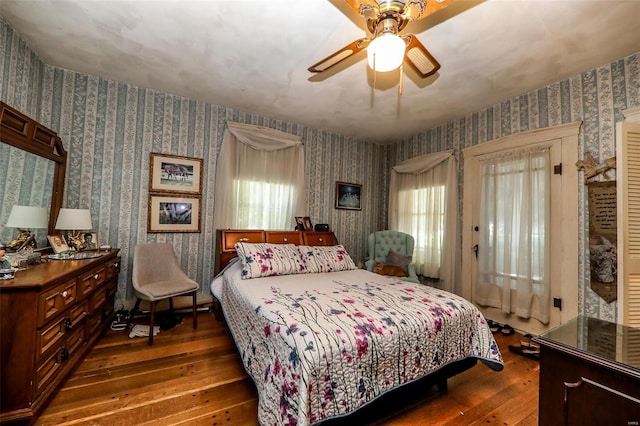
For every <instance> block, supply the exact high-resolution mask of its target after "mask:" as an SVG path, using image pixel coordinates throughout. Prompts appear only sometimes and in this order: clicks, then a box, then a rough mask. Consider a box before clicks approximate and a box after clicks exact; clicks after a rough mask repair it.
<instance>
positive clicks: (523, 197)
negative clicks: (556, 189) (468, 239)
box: [475, 147, 551, 323]
mask: <svg viewBox="0 0 640 426" xmlns="http://www.w3.org/2000/svg"><path fill="white" fill-rule="evenodd" d="M480 163H481V170H482V182H481V195H480V223H481V224H483V225H482V226H480V229H479V247H478V268H479V270H478V280H477V288H476V291H475V294H476V302H478V303H480V304H481V305H484V306H491V307H495V308H499V309H500V310H501V311H502V312H505V313H515V314H516V315H518V316H520V317H522V318H531V317H533V318H536V319H538V320H540V321H541V322H543V323H547V322H549V297H550V295H549V294H550V290H549V287H550V286H549V262H548V260H547V253H549V236H548V229H549V218H550V206H549V200H550V186H549V185H550V182H549V180H550V167H551V166H550V154H549V148H548V147H543V148H529V149H526V150H518V151H515V152H508V153H501V154H497V155H495V154H493V155H490V156H488V157H486V158H482V159H481V160H480Z"/></svg>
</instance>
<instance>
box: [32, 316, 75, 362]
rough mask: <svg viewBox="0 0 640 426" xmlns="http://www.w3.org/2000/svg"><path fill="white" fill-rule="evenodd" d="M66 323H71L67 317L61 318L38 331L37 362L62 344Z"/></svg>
mask: <svg viewBox="0 0 640 426" xmlns="http://www.w3.org/2000/svg"><path fill="white" fill-rule="evenodd" d="M65 325H69V326H70V325H71V323H70V321H68V318H67V317H63V318H60V319H59V320H57V321H54V322H53V323H52V324H49V325H47V326H46V327H44V328H43V329H41V330H39V331H38V332H37V334H36V362H37V361H39V360H40V358H42V357H43V356H45V355H48V354H50V353H51V351H56V350H57V349H58V348H60V347H61V346H62V343H63V342H64V333H65V330H66V329H65Z"/></svg>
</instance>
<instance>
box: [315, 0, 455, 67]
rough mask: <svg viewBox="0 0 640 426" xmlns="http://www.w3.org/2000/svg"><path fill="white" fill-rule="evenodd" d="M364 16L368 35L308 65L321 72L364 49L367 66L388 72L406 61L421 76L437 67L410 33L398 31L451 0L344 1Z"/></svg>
mask: <svg viewBox="0 0 640 426" xmlns="http://www.w3.org/2000/svg"><path fill="white" fill-rule="evenodd" d="M345 1H346V2H347V4H348V5H349V7H351V8H352V9H353V10H354V11H356V12H357V13H359V14H360V15H362V16H364V18H365V19H366V21H367V29H368V30H369V32H370V33H371V36H370V37H369V36H367V37H365V38H362V39H359V40H355V41H353V42H352V43H350V44H348V45H347V46H345V47H343V48H342V49H340V50H338V51H337V52H335V53H332V54H331V55H329V56H327V57H326V58H324V59H323V60H321V61H320V62H318V63H316V64H314V65H312V66H311V67H309V71H310V72H314V73H321V72H323V71H326V70H328V69H329V68H331V67H333V66H334V65H337V64H339V63H340V62H342V61H344V60H345V59H347V58H349V57H351V56H353V55H355V54H356V53H358V52H360V51H362V50H364V49H367V58H368V63H369V66H370V67H371V68H372V69H373V70H374V71H381V72H384V71H391V70H394V69H396V68H398V67H399V66H400V65H402V62H403V60H404V61H406V62H407V63H408V64H409V65H410V66H411V68H413V70H414V71H416V73H418V75H419V76H420V77H422V78H426V77H429V76H430V75H433V74H435V73H436V72H437V71H438V69H440V64H439V63H438V61H437V60H436V59H435V58H434V57H433V56H432V55H431V53H429V51H428V50H427V49H426V48H425V47H424V46H423V45H422V43H420V40H418V38H417V37H416V36H415V35H414V34H400V32H401V31H402V30H403V29H404V28H405V27H406V26H407V24H408V23H409V22H410V21H416V20H419V19H423V18H425V17H427V16H429V15H431V14H432V13H434V12H436V11H438V10H440V9H442V8H444V7H446V6H448V5H449V4H450V3H453V2H454V1H455V0H345Z"/></svg>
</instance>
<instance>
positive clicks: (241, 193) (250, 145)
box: [214, 122, 306, 229]
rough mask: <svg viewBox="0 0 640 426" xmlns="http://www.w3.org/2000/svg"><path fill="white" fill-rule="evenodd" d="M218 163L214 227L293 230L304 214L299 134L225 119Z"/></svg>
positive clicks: (304, 198)
mask: <svg viewBox="0 0 640 426" xmlns="http://www.w3.org/2000/svg"><path fill="white" fill-rule="evenodd" d="M217 165H218V166H217V170H216V184H215V188H216V189H215V191H216V192H215V206H214V225H215V227H216V228H217V229H225V228H234V229H293V228H294V226H295V225H294V222H295V220H294V217H295V216H306V214H305V213H306V212H305V206H306V191H305V174H304V150H303V146H302V143H301V138H300V137H298V136H295V135H292V134H289V133H284V132H280V131H278V130H275V129H270V128H266V127H260V126H253V125H248V124H240V123H232V122H228V123H227V129H226V130H225V133H224V137H223V141H222V147H221V149H220V155H219V158H218V162H217Z"/></svg>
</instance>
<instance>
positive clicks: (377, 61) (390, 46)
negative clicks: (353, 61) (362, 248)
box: [367, 33, 407, 72]
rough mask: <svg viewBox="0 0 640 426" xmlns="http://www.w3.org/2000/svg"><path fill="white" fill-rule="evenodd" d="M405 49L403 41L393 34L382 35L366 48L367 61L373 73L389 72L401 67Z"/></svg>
mask: <svg viewBox="0 0 640 426" xmlns="http://www.w3.org/2000/svg"><path fill="white" fill-rule="evenodd" d="M406 48H407V45H406V43H405V42H404V40H403V39H401V38H400V37H399V36H397V35H395V34H393V33H382V34H380V35H379V36H378V37H376V38H375V39H374V40H373V41H372V42H371V43H370V44H369V46H368V47H367V61H368V62H369V67H371V69H373V70H374V71H381V72H385V71H391V70H394V69H396V68H398V67H399V66H400V65H402V61H403V60H404V52H405V50H406Z"/></svg>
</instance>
